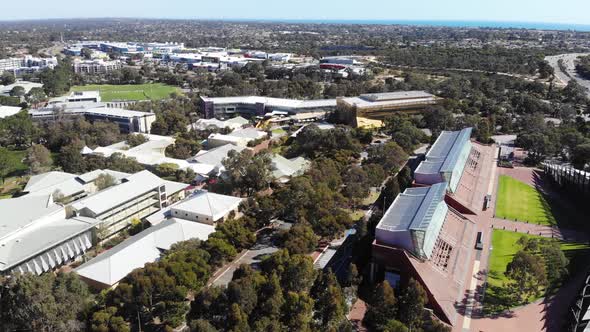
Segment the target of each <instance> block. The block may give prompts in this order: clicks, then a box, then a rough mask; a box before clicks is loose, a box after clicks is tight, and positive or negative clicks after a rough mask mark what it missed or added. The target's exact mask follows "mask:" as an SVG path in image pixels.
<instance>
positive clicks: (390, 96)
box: [360, 91, 435, 102]
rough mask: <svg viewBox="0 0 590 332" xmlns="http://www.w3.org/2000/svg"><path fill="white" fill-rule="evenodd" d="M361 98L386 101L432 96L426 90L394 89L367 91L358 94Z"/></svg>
mask: <svg viewBox="0 0 590 332" xmlns="http://www.w3.org/2000/svg"><path fill="white" fill-rule="evenodd" d="M360 97H361V98H362V99H366V100H370V101H373V102H375V101H386V100H399V99H414V98H434V97H435V96H434V95H433V94H430V93H428V92H426V91H396V92H383V93H367V94H363V95H361V96H360Z"/></svg>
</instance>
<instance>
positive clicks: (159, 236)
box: [76, 219, 215, 288]
mask: <svg viewBox="0 0 590 332" xmlns="http://www.w3.org/2000/svg"><path fill="white" fill-rule="evenodd" d="M214 231H215V227H213V226H210V225H205V224H200V223H195V222H190V221H187V220H181V219H169V220H166V221H163V222H162V223H160V224H158V225H156V226H153V227H150V228H148V229H146V230H144V231H143V232H141V233H139V234H137V235H135V236H133V237H131V238H129V239H127V240H125V241H123V242H122V243H121V244H119V245H117V246H115V247H114V248H112V249H111V250H108V251H106V252H104V253H103V254H101V255H99V256H97V257H95V258H94V259H92V260H90V261H89V262H87V263H85V264H83V265H81V266H80V267H78V268H77V269H76V272H77V273H78V275H80V276H81V277H82V278H83V279H85V280H87V281H89V282H90V283H91V284H93V286H96V287H99V288H109V287H113V286H116V285H117V284H118V283H119V282H120V281H121V279H123V278H125V276H127V274H129V273H130V272H131V271H133V270H134V269H137V268H142V267H144V266H145V264H147V263H152V262H155V261H157V260H158V259H159V258H160V255H161V253H162V251H165V250H169V249H170V247H171V246H172V245H173V244H174V243H177V242H181V241H186V240H190V239H199V240H206V239H207V238H208V237H209V234H211V233H213V232H214Z"/></svg>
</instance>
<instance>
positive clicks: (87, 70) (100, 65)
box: [72, 59, 122, 75]
mask: <svg viewBox="0 0 590 332" xmlns="http://www.w3.org/2000/svg"><path fill="white" fill-rule="evenodd" d="M121 67H122V65H121V62H120V61H119V60H111V61H105V60H100V59H99V60H78V59H77V60H74V62H73V63H72V68H73V70H74V72H75V73H77V74H87V75H95V74H106V73H110V72H112V71H115V70H118V69H121Z"/></svg>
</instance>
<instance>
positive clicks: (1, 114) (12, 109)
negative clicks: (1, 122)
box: [0, 105, 22, 119]
mask: <svg viewBox="0 0 590 332" xmlns="http://www.w3.org/2000/svg"><path fill="white" fill-rule="evenodd" d="M21 110H22V108H21V107H18V106H3V105H0V119H4V118H7V117H9V116H13V115H15V114H18V112H20V111H21Z"/></svg>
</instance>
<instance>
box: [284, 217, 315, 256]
mask: <svg viewBox="0 0 590 332" xmlns="http://www.w3.org/2000/svg"><path fill="white" fill-rule="evenodd" d="M317 245H318V239H317V236H316V235H315V233H314V232H313V229H312V228H311V227H309V225H305V224H296V225H295V226H293V227H291V229H290V230H289V231H287V232H286V233H285V235H284V236H283V246H284V247H285V249H287V250H288V251H289V253H290V254H307V253H310V252H312V251H314V250H315V248H316V247H317Z"/></svg>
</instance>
